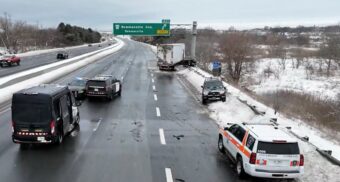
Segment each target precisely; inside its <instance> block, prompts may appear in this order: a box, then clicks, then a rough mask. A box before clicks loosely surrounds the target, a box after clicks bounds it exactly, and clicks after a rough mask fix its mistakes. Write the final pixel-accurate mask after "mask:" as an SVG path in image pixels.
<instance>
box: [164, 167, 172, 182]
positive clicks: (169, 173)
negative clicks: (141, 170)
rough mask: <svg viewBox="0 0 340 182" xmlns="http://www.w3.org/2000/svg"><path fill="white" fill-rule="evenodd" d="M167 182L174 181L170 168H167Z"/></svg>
mask: <svg viewBox="0 0 340 182" xmlns="http://www.w3.org/2000/svg"><path fill="white" fill-rule="evenodd" d="M165 176H166V182H174V180H173V178H172V173H171V169H170V168H165Z"/></svg>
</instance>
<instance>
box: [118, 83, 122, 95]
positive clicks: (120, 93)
mask: <svg viewBox="0 0 340 182" xmlns="http://www.w3.org/2000/svg"><path fill="white" fill-rule="evenodd" d="M119 88H120V89H119V92H118V96H119V97H120V96H121V95H122V86H121V85H120V86H119Z"/></svg>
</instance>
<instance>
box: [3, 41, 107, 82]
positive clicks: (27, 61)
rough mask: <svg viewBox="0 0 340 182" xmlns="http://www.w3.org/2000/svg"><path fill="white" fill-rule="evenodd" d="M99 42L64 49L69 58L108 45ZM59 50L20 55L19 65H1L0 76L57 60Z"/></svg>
mask: <svg viewBox="0 0 340 182" xmlns="http://www.w3.org/2000/svg"><path fill="white" fill-rule="evenodd" d="M98 45H99V44H94V45H93V46H92V47H88V46H83V47H75V48H71V49H68V50H66V52H68V53H69V58H73V57H76V56H79V55H82V54H85V53H88V52H92V51H96V50H99V49H103V48H105V47H107V46H108V43H107V42H105V43H101V45H102V46H101V47H98ZM58 52H59V51H53V52H49V53H43V54H39V55H34V56H25V57H21V62H20V66H17V65H13V66H11V67H3V68H0V77H3V76H7V75H10V74H14V73H17V72H20V71H24V70H27V69H32V68H36V67H38V66H43V65H46V64H50V63H54V62H58V61H59V60H57V58H56V56H57V53H58Z"/></svg>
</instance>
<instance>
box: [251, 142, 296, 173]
mask: <svg viewBox="0 0 340 182" xmlns="http://www.w3.org/2000/svg"><path fill="white" fill-rule="evenodd" d="M299 160H300V150H299V146H298V143H297V142H295V143H287V142H284V141H278V142H275V141H274V142H262V141H259V142H258V145H257V155H256V165H257V166H258V168H257V169H258V170H265V171H262V172H272V173H292V172H297V173H298V170H299Z"/></svg>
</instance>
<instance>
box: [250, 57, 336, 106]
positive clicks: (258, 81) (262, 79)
mask: <svg viewBox="0 0 340 182" xmlns="http://www.w3.org/2000/svg"><path fill="white" fill-rule="evenodd" d="M279 62H280V60H279V59H262V60H259V61H257V62H256V69H255V73H252V74H249V75H247V76H248V77H249V78H251V79H252V80H253V81H252V82H251V83H247V85H249V84H250V85H251V86H249V87H248V89H250V90H252V91H254V92H256V93H257V94H261V93H266V92H273V91H276V90H291V91H296V92H303V93H309V94H312V95H315V96H320V97H321V98H324V99H333V100H334V99H336V98H337V95H338V94H339V93H340V91H339V90H340V72H339V71H335V72H334V73H335V75H334V76H330V77H326V76H318V75H312V76H311V77H310V79H309V78H308V79H307V74H306V70H305V65H304V63H303V62H302V63H301V66H300V67H299V68H298V69H297V68H293V65H292V61H291V60H286V69H285V70H282V69H281V67H280V65H279ZM310 62H311V63H313V64H314V65H313V66H314V67H318V66H319V65H316V64H317V63H316V62H317V61H316V60H314V61H313V60H310ZM323 67H325V65H323ZM267 68H271V70H272V71H274V72H277V73H275V74H278V75H279V78H276V77H275V76H274V75H273V74H272V75H271V76H269V77H266V76H265V75H264V74H263V73H264V71H265V70H266V69H267ZM314 69H316V68H314Z"/></svg>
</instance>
